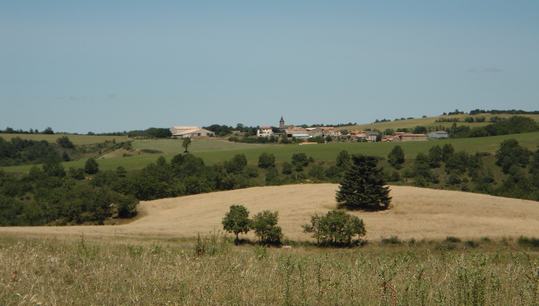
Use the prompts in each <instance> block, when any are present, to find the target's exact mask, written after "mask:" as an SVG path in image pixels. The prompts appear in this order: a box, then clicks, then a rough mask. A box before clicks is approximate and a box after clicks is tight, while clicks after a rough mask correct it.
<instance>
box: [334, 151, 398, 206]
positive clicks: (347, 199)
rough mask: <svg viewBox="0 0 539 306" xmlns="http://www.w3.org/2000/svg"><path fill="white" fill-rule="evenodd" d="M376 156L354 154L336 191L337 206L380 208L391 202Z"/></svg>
mask: <svg viewBox="0 0 539 306" xmlns="http://www.w3.org/2000/svg"><path fill="white" fill-rule="evenodd" d="M377 163H378V160H377V159H376V157H370V156H363V155H354V156H353V157H352V166H351V167H350V169H348V171H347V172H346V174H345V176H344V179H343V180H342V182H341V185H340V186H339V190H338V191H337V202H338V204H339V207H345V208H348V209H364V210H382V209H387V208H388V207H389V204H390V202H391V197H389V187H387V186H386V183H385V180H384V174H383V172H382V169H379V168H378V166H377Z"/></svg>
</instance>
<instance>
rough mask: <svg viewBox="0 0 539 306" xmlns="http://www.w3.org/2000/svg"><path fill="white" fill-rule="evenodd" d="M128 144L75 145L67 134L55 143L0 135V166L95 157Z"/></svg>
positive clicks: (107, 142)
mask: <svg viewBox="0 0 539 306" xmlns="http://www.w3.org/2000/svg"><path fill="white" fill-rule="evenodd" d="M130 145H131V143H130V142H119V143H117V142H116V141H114V140H113V141H105V142H103V143H97V144H89V145H82V146H75V145H74V144H73V143H72V142H71V141H70V140H69V138H68V137H67V136H61V137H59V138H58V139H57V140H56V143H49V142H47V141H45V140H39V141H38V140H29V139H21V138H19V137H14V138H12V139H11V140H9V141H8V140H4V139H3V138H2V137H1V136H0V167H5V166H15V165H22V164H41V163H46V162H49V161H70V160H74V159H80V158H83V157H95V156H97V155H101V154H103V153H106V152H109V151H113V150H116V149H120V148H124V149H128V148H130Z"/></svg>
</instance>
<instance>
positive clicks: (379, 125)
mask: <svg viewBox="0 0 539 306" xmlns="http://www.w3.org/2000/svg"><path fill="white" fill-rule="evenodd" d="M512 116H522V117H529V118H532V119H533V120H535V121H538V122H539V114H508V113H504V114H490V113H484V114H477V115H468V114H458V115H445V116H435V117H426V118H414V119H404V120H391V121H383V120H382V121H379V122H373V123H367V124H358V125H353V126H343V127H341V129H347V130H353V129H359V130H366V129H376V130H379V131H384V130H385V129H393V130H397V129H399V128H400V129H404V128H407V129H413V128H415V127H416V126H424V127H427V128H429V127H433V128H434V127H438V126H441V127H450V126H452V125H453V123H456V124H457V125H466V126H470V127H477V126H485V125H488V124H490V123H492V122H491V119H492V118H493V117H498V118H509V117H512ZM466 118H473V119H474V122H467V121H466ZM477 118H484V121H482V122H478V120H477ZM457 120H458V121H457ZM479 121H481V119H480V120H479Z"/></svg>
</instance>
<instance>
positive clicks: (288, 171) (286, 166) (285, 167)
mask: <svg viewBox="0 0 539 306" xmlns="http://www.w3.org/2000/svg"><path fill="white" fill-rule="evenodd" d="M292 171H293V169H292V165H291V164H290V163H287V162H284V163H283V174H287V175H288V174H292Z"/></svg>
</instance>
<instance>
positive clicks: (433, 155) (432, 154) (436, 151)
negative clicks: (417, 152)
mask: <svg viewBox="0 0 539 306" xmlns="http://www.w3.org/2000/svg"><path fill="white" fill-rule="evenodd" d="M442 160H443V156H442V148H441V147H440V146H438V145H436V146H434V147H432V148H430V150H429V164H430V166H431V167H433V168H438V167H440V165H441V164H442Z"/></svg>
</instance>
